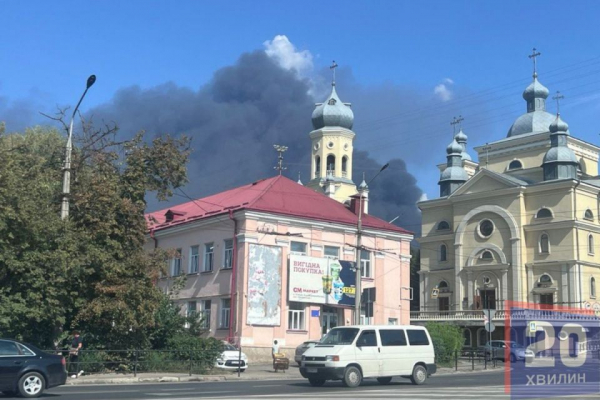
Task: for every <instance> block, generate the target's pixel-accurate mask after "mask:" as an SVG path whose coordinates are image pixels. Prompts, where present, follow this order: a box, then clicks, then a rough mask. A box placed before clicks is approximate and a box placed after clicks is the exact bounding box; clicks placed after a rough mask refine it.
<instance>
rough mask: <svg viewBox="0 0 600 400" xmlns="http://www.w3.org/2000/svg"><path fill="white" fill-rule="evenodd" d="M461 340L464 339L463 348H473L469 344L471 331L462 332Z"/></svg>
mask: <svg viewBox="0 0 600 400" xmlns="http://www.w3.org/2000/svg"><path fill="white" fill-rule="evenodd" d="M463 338H464V343H463V346H464V347H471V346H473V344H472V343H471V331H470V330H469V329H465V330H464V331H463Z"/></svg>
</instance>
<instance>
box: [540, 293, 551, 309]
mask: <svg viewBox="0 0 600 400" xmlns="http://www.w3.org/2000/svg"><path fill="white" fill-rule="evenodd" d="M553 306H554V294H553V293H547V294H540V308H542V309H551V308H552V307H553Z"/></svg>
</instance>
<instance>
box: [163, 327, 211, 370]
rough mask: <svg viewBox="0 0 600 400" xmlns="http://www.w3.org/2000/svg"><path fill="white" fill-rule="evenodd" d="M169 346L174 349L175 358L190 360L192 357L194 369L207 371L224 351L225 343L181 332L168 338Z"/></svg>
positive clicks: (172, 354)
mask: <svg viewBox="0 0 600 400" xmlns="http://www.w3.org/2000/svg"><path fill="white" fill-rule="evenodd" d="M167 348H168V349H169V350H172V351H173V352H172V353H171V356H172V357H173V359H175V360H189V359H190V357H191V359H192V364H193V366H194V369H199V370H200V372H205V371H206V370H209V369H211V368H212V367H213V366H214V365H215V362H216V361H217V357H218V356H219V355H220V354H221V352H222V351H223V343H222V342H221V341H220V340H217V339H214V338H201V337H197V336H192V335H186V334H180V335H175V336H173V337H171V338H169V339H168V341H167Z"/></svg>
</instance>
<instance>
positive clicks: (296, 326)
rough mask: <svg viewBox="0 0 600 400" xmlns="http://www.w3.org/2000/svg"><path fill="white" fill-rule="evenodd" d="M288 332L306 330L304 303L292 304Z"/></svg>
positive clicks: (289, 311) (289, 310)
mask: <svg viewBox="0 0 600 400" xmlns="http://www.w3.org/2000/svg"><path fill="white" fill-rule="evenodd" d="M288 330H290V331H305V330H306V306H304V305H303V303H296V302H290V304H289V307H288Z"/></svg>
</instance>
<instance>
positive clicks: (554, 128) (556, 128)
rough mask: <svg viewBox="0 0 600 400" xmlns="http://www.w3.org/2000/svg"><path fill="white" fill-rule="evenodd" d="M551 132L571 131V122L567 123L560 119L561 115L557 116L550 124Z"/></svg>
mask: <svg viewBox="0 0 600 400" xmlns="http://www.w3.org/2000/svg"><path fill="white" fill-rule="evenodd" d="M549 129H550V132H552V133H555V132H568V131H569V124H567V123H566V122H565V121H563V120H562V119H560V115H557V116H556V119H555V120H554V122H552V123H551V124H550V127H549Z"/></svg>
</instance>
